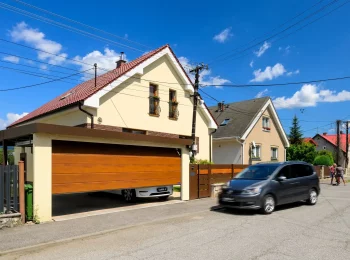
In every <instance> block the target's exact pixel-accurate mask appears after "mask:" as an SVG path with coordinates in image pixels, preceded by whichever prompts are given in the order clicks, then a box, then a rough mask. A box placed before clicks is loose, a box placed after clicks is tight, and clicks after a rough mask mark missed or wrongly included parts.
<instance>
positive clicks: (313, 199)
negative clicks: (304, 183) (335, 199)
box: [306, 189, 318, 205]
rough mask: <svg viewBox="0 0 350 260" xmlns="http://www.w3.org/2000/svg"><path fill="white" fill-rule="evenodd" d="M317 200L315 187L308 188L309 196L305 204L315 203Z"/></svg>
mask: <svg viewBox="0 0 350 260" xmlns="http://www.w3.org/2000/svg"><path fill="white" fill-rule="evenodd" d="M317 200H318V194H317V191H316V190H315V189H310V191H309V198H308V200H307V201H306V202H307V204H309V205H315V204H316V203H317Z"/></svg>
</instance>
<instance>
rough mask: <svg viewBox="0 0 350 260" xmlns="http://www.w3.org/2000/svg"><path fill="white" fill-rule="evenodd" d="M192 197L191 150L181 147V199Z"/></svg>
mask: <svg viewBox="0 0 350 260" xmlns="http://www.w3.org/2000/svg"><path fill="white" fill-rule="evenodd" d="M189 199H190V152H189V150H188V149H187V148H182V149H181V200H189Z"/></svg>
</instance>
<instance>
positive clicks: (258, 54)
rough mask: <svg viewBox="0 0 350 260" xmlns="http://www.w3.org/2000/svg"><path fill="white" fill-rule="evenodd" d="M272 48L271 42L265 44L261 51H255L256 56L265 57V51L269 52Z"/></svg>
mask: <svg viewBox="0 0 350 260" xmlns="http://www.w3.org/2000/svg"><path fill="white" fill-rule="evenodd" d="M270 47H271V43H269V42H264V44H263V45H261V46H260V48H259V50H257V51H255V52H254V53H255V55H256V56H258V57H260V56H261V55H263V54H264V53H265V51H267V50H268V49H269V48H270Z"/></svg>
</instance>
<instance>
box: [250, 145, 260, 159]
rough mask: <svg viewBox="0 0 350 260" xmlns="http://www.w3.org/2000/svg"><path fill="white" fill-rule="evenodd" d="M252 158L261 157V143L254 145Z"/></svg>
mask: <svg viewBox="0 0 350 260" xmlns="http://www.w3.org/2000/svg"><path fill="white" fill-rule="evenodd" d="M251 156H252V159H260V157H261V146H260V145H255V147H254V146H252V155H251Z"/></svg>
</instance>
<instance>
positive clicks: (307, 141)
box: [304, 137, 317, 145]
mask: <svg viewBox="0 0 350 260" xmlns="http://www.w3.org/2000/svg"><path fill="white" fill-rule="evenodd" d="M304 142H305V143H312V144H314V145H317V143H316V141H315V140H314V139H312V138H311V137H305V138H304Z"/></svg>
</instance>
